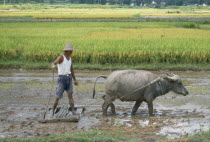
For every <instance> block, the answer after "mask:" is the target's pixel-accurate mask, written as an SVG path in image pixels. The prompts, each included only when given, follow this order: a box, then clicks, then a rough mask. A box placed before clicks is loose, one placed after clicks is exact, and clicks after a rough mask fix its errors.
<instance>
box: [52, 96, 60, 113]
mask: <svg viewBox="0 0 210 142" xmlns="http://www.w3.org/2000/svg"><path fill="white" fill-rule="evenodd" d="M58 102H59V99H58V98H55V101H54V104H53V109H52V116H54V113H55V109H56V107H57V105H58Z"/></svg>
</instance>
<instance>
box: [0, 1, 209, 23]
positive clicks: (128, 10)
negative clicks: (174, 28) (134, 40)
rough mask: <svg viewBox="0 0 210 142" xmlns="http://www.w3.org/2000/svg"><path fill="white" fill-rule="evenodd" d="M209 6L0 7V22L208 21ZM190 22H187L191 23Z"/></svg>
mask: <svg viewBox="0 0 210 142" xmlns="http://www.w3.org/2000/svg"><path fill="white" fill-rule="evenodd" d="M209 9H210V8H209V7H207V6H206V7H199V6H187V7H176V9H174V7H165V8H162V9H156V8H154V6H153V8H149V7H139V6H135V7H132V6H118V5H88V4H82V5H79V4H56V5H48V4H19V5H6V6H4V5H0V19H1V20H2V19H13V21H15V19H18V18H22V19H25V20H27V19H31V20H36V21H38V20H43V19H48V20H67V19H92V20H93V19H112V20H113V19H130V20H133V19H135V20H141V19H142V18H148V17H151V18H154V17H176V18H179V17H181V18H185V17H189V18H192V20H193V18H195V17H196V18H205V19H206V20H208V19H209V17H210V13H209ZM192 20H191V21H192Z"/></svg>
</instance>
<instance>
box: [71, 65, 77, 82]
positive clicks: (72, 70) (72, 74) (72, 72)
mask: <svg viewBox="0 0 210 142" xmlns="http://www.w3.org/2000/svg"><path fill="white" fill-rule="evenodd" d="M71 76H72V78H73V80H74V84H75V85H78V81H77V79H76V77H75V75H74V68H73V64H71Z"/></svg>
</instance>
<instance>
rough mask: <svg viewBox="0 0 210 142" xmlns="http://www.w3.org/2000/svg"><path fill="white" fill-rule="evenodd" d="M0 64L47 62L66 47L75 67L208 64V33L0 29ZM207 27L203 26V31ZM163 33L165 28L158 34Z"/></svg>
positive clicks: (121, 26) (77, 26)
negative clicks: (70, 50)
mask: <svg viewBox="0 0 210 142" xmlns="http://www.w3.org/2000/svg"><path fill="white" fill-rule="evenodd" d="M0 26H1V29H0V58H1V59H2V60H26V61H30V62H52V61H53V60H54V59H55V58H56V57H57V56H58V55H60V54H62V49H63V47H64V45H65V43H66V42H72V43H73V45H74V46H75V48H77V49H79V51H76V52H74V53H73V60H74V62H77V63H84V64H85V63H93V64H112V63H116V64H139V63H172V64H175V63H179V64H180V63H182V64H186V63H190V64H198V63H202V64H205V63H210V47H209V45H210V40H209V39H210V31H209V30H203V29H202V26H203V25H202V24H201V25H200V27H201V29H190V28H176V26H177V25H176V23H173V22H168V23H167V22H153V23H152V22H150V23H148V22H144V23H140V22H132V23H131V22H68V23H66V22H54V23H48V22H43V23H38V22H34V23H27V22H25V23H24V22H22V23H0ZM206 26H209V25H205V27H206ZM164 27H165V28H164Z"/></svg>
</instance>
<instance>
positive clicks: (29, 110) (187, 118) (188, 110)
mask: <svg viewBox="0 0 210 142" xmlns="http://www.w3.org/2000/svg"><path fill="white" fill-rule="evenodd" d="M165 72H166V71H159V72H157V71H153V73H155V74H157V75H159V76H160V77H163V76H164V73H165ZM110 73H111V71H89V70H82V71H81V70H77V71H76V77H77V79H78V81H79V83H80V84H79V86H74V100H75V105H76V106H79V107H85V108H86V111H85V113H84V115H82V116H81V119H80V121H79V122H78V123H65V122H63V123H45V124H43V123H39V122H38V120H39V119H40V118H42V117H43V112H44V111H45V107H46V104H47V100H48V97H49V95H50V90H51V83H52V73H51V72H50V71H18V70H0V138H6V137H31V136H47V135H50V134H60V133H66V132H68V133H69V132H74V131H88V130H92V129H94V130H104V131H108V132H111V133H116V134H117V133H123V134H126V135H131V136H133V135H136V136H139V138H141V139H143V140H145V141H155V140H157V139H160V138H162V137H167V138H168V139H174V138H180V137H183V136H188V135H194V134H196V133H198V132H201V131H208V130H209V128H210V103H209V102H210V72H208V71H205V72H204V71H203V72H193V71H185V72H181V71H175V72H173V73H175V74H178V75H179V76H180V77H181V78H182V80H183V84H184V85H185V87H186V88H187V89H188V91H189V92H190V93H189V95H187V96H182V95H177V94H174V93H172V92H170V93H168V94H167V95H164V96H161V97H158V98H156V100H155V101H154V102H153V103H154V113H155V116H153V117H149V116H148V109H147V105H146V103H143V104H142V105H141V106H140V108H139V110H138V111H137V114H136V116H131V109H132V107H133V105H134V102H121V101H119V100H117V101H115V102H114V104H115V106H116V113H117V114H116V115H112V114H111V112H110V111H108V117H102V109H101V105H102V103H103V99H102V98H101V97H102V96H103V95H104V94H105V93H104V84H103V83H104V81H105V80H104V79H99V80H98V83H97V86H96V97H95V99H93V98H92V91H93V84H94V81H95V79H96V77H97V76H99V75H108V74H110ZM56 79H57V74H56V75H55V82H54V88H53V95H52V98H51V101H50V107H51V106H52V104H53V99H54V94H55V88H56ZM67 103H68V99H67V95H64V98H63V99H61V100H60V102H59V106H62V105H63V104H67Z"/></svg>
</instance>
